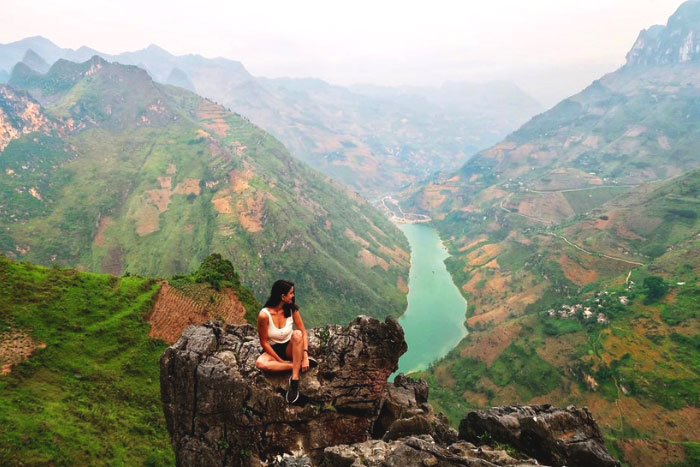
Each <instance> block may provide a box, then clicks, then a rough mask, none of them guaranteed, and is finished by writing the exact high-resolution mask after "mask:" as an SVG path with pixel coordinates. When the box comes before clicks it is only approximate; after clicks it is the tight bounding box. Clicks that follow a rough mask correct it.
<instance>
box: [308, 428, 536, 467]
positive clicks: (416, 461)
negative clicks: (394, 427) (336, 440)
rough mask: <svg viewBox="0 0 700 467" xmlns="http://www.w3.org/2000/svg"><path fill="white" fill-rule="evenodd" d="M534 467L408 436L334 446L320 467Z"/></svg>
mask: <svg viewBox="0 0 700 467" xmlns="http://www.w3.org/2000/svg"><path fill="white" fill-rule="evenodd" d="M465 465H466V466H474V467H494V466H502V465H512V466H522V467H525V466H536V465H539V464H537V462H535V461H532V460H531V459H527V460H518V459H515V458H513V457H511V456H509V455H508V454H506V453H505V452H503V451H498V450H493V449H491V448H488V447H486V448H477V447H476V446H474V445H473V444H470V443H467V442H465V441H461V442H458V443H455V444H452V445H451V446H449V447H447V448H445V447H443V446H441V445H440V444H437V443H436V442H435V441H434V440H433V438H432V437H430V436H429V435H422V436H409V437H406V438H403V439H401V440H397V441H391V442H387V441H381V440H370V441H365V442H364V443H357V444H353V445H350V446H347V445H343V446H334V447H330V448H327V449H326V450H325V452H324V457H323V461H322V463H321V466H323V467H361V466H370V467H390V466H396V467H409V466H427V467H430V466H436V467H452V466H465Z"/></svg>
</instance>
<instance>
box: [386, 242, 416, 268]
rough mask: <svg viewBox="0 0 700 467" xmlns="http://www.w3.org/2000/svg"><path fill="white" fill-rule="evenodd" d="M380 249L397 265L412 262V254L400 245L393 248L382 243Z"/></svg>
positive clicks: (406, 264)
mask: <svg viewBox="0 0 700 467" xmlns="http://www.w3.org/2000/svg"><path fill="white" fill-rule="evenodd" d="M379 251H380V252H382V254H385V255H386V256H388V257H389V258H390V259H391V262H392V263H393V264H395V265H397V266H408V265H409V263H410V255H409V254H408V252H407V251H404V250H402V249H401V248H399V247H398V246H397V247H395V248H394V249H391V248H389V247H387V246H385V245H380V246H379Z"/></svg>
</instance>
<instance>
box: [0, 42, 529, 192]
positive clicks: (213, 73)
mask: <svg viewBox="0 0 700 467" xmlns="http://www.w3.org/2000/svg"><path fill="white" fill-rule="evenodd" d="M27 53H30V55H31V57H37V58H39V57H43V60H46V62H48V63H53V62H54V61H55V60H57V59H58V58H64V59H67V60H71V61H76V62H81V61H85V60H87V59H88V58H90V57H91V56H92V55H100V56H102V57H103V58H105V59H106V60H109V61H115V62H119V63H123V64H130V65H136V66H139V67H141V68H143V69H145V70H147V71H148V72H149V74H150V75H151V76H152V77H153V78H154V80H156V81H157V82H162V83H166V84H172V85H176V86H180V87H183V88H185V89H188V90H190V91H193V92H197V93H198V94H200V95H202V96H204V97H208V98H211V99H213V100H215V101H216V102H219V103H221V104H223V105H225V106H226V107H229V108H230V109H232V110H233V111H234V112H237V113H239V114H241V115H243V116H245V117H247V118H249V119H250V120H251V121H252V122H253V123H255V124H257V125H259V126H261V127H262V128H264V129H265V130H267V131H269V132H271V133H272V134H273V135H275V136H276V137H277V138H279V139H280V141H282V143H284V144H285V146H286V147H287V148H288V149H289V150H290V151H291V152H292V154H293V155H295V156H296V157H298V158H299V159H301V160H303V161H305V162H307V163H308V164H310V165H311V166H312V167H314V168H317V169H319V170H321V171H322V172H324V173H326V174H327V175H330V176H332V177H334V178H335V179H337V180H338V181H340V182H342V183H344V184H345V185H348V186H351V187H353V188H354V189H356V190H359V191H361V192H363V193H364V194H365V195H366V196H369V197H372V196H376V195H379V194H384V193H387V192H393V191H396V190H398V189H399V188H401V187H402V186H404V185H406V184H408V183H411V182H415V181H417V180H419V179H421V178H424V177H425V176H428V175H430V174H431V173H434V172H437V171H442V170H451V169H455V168H457V167H459V165H461V164H462V163H463V162H464V161H466V160H467V159H468V157H469V156H470V155H471V154H473V153H474V152H476V151H477V150H478V149H481V148H485V147H487V146H489V145H491V144H493V143H495V142H496V141H498V140H499V139H500V138H502V137H503V136H505V135H506V134H507V133H508V132H510V131H512V130H513V129H515V128H517V126H518V125H520V124H522V123H523V122H525V121H526V120H527V119H528V118H530V117H531V116H532V115H534V114H535V113H537V112H538V111H540V110H541V107H540V105H539V104H538V103H537V102H536V101H535V100H534V99H532V98H531V97H529V96H528V95H527V94H525V93H524V92H523V91H522V90H521V89H519V88H518V87H517V86H515V85H513V84H512V83H498V82H495V83H485V84H471V83H446V84H445V85H443V86H442V87H440V88H381V87H375V86H361V85H358V86H354V87H351V88H346V87H342V86H334V85H331V84H328V83H325V82H323V81H321V80H318V79H291V78H278V79H266V78H257V77H254V76H252V75H251V74H250V73H248V71H247V70H246V69H245V68H244V66H243V65H242V64H241V63H239V62H236V61H233V60H228V59H223V58H216V59H208V58H204V57H201V56H198V55H185V56H174V55H172V54H170V53H168V52H167V51H165V50H163V49H162V48H160V47H158V46H156V45H151V46H149V47H147V48H145V49H143V50H139V51H136V52H125V53H122V54H119V55H108V54H102V53H99V52H96V51H94V50H92V49H89V48H87V47H82V48H80V49H78V50H71V49H62V48H59V47H57V46H55V45H54V44H53V43H51V42H50V41H48V40H47V39H44V38H41V37H34V38H27V39H23V40H21V41H17V42H14V43H11V44H5V45H0V69H7V70H11V69H12V67H14V65H15V64H16V63H17V62H19V61H21V60H24V59H25V55H26V54H27ZM24 63H25V64H27V65H28V66H29V67H30V68H32V69H34V70H35V71H38V72H45V71H46V70H45V69H44V68H45V67H44V66H39V65H38V63H39V62H38V60H37V59H36V58H34V59H32V60H29V61H27V60H25V61H24ZM32 64H34V65H32Z"/></svg>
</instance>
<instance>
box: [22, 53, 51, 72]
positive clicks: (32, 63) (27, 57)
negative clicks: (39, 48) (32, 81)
mask: <svg viewBox="0 0 700 467" xmlns="http://www.w3.org/2000/svg"><path fill="white" fill-rule="evenodd" d="M21 63H24V64H25V65H27V66H28V67H29V68H31V69H32V70H34V71H36V72H38V73H42V74H43V73H46V72H47V71H49V68H51V67H50V66H49V64H48V63H46V61H45V60H44V59H43V58H41V57H40V56H39V55H37V53H36V52H34V51H33V50H32V49H29V50H27V53H26V54H24V58H23V59H22V62H21Z"/></svg>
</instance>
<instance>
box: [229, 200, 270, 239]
mask: <svg viewBox="0 0 700 467" xmlns="http://www.w3.org/2000/svg"><path fill="white" fill-rule="evenodd" d="M265 198H266V197H265V194H264V193H255V194H253V195H252V196H249V197H248V198H246V199H245V200H238V202H237V203H236V210H237V211H238V221H239V222H240V223H241V225H242V226H243V228H244V229H246V230H247V231H248V232H260V231H262V230H263V226H262V218H263V211H264V207H265Z"/></svg>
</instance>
